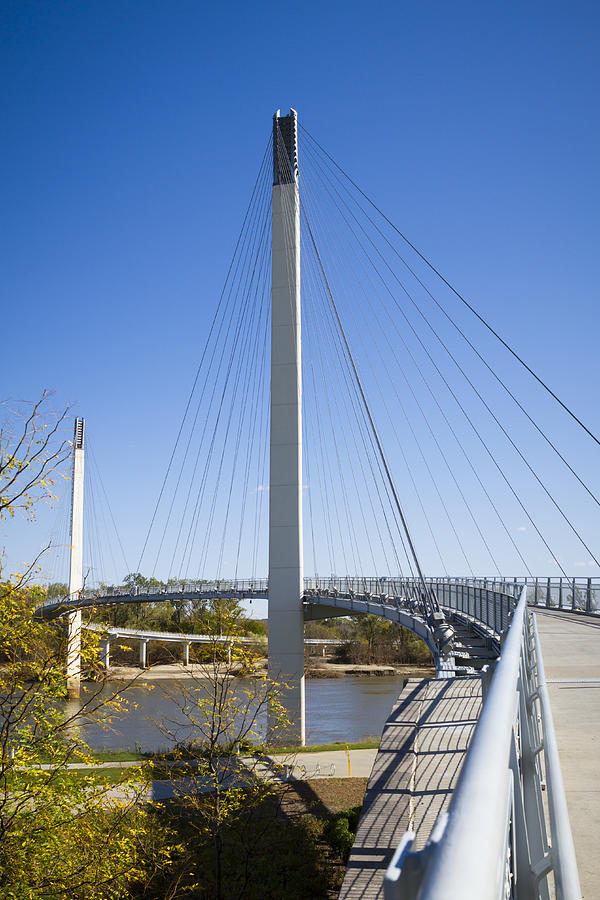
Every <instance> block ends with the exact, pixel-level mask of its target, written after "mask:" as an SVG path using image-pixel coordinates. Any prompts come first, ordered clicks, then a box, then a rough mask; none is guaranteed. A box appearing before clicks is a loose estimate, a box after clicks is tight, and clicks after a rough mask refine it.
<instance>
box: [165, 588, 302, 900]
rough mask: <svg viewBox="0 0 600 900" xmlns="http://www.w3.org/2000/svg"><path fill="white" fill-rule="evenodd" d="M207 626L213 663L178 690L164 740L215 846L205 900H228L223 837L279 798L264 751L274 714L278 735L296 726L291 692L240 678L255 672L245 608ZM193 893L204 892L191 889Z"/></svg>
mask: <svg viewBox="0 0 600 900" xmlns="http://www.w3.org/2000/svg"><path fill="white" fill-rule="evenodd" d="M207 627H208V628H209V629H210V631H209V633H210V636H211V642H210V645H209V647H210V661H209V662H208V663H207V664H206V665H204V666H202V667H201V668H200V669H199V670H196V671H195V673H194V674H193V675H192V677H191V679H190V680H188V681H186V682H181V683H180V684H179V686H178V691H177V693H176V694H173V695H172V698H173V700H174V701H175V704H176V707H177V716H176V718H174V719H172V720H171V721H170V722H168V723H165V724H164V733H165V735H166V736H167V738H168V739H169V741H170V743H171V745H172V747H173V753H174V756H175V758H176V759H178V760H180V761H182V762H183V761H185V775H186V778H185V781H184V782H183V783H182V782H181V781H179V780H178V779H180V777H181V770H180V771H179V772H176V774H175V776H174V778H175V781H174V791H175V794H176V796H177V799H178V801H179V803H180V804H182V805H183V806H184V807H185V808H186V809H187V810H188V811H192V812H193V813H194V816H193V818H190V823H191V825H192V827H193V828H195V829H196V830H197V833H198V838H199V840H202V841H206V840H208V841H210V843H211V845H212V847H213V854H212V855H213V867H214V868H213V876H214V890H213V891H212V893H210V894H208V893H207V894H206V896H209V895H210V896H214V897H215V898H216V900H221V898H222V897H223V896H224V893H223V891H224V877H223V847H224V844H223V834H224V832H225V831H226V830H227V829H228V828H229V827H230V825H231V824H232V823H234V822H237V821H238V820H239V818H240V816H242V815H244V816H248V815H249V814H250V813H251V812H252V810H253V809H256V808H258V807H259V806H261V805H262V804H263V803H264V802H265V799H266V798H267V797H268V796H270V795H272V772H271V769H270V767H269V764H268V760H267V751H266V749H265V748H264V746H263V742H264V733H265V725H266V714H267V711H270V713H271V715H272V716H273V718H274V719H275V720H276V721H277V722H278V725H277V726H276V730H277V729H278V728H280V729H285V728H286V726H289V721H288V719H287V718H286V713H285V710H284V707H283V704H282V703H281V701H280V698H281V694H282V692H283V690H285V686H284V685H279V684H276V683H273V682H270V681H269V680H268V679H267V678H266V676H254V677H251V678H250V679H248V680H245V681H243V682H242V681H241V680H240V679H239V678H238V677H237V676H238V675H239V674H240V673H252V671H253V662H254V654H253V651H252V649H251V646H250V645H249V644H248V643H245V642H244V641H243V639H242V637H243V630H244V624H243V619H242V616H241V610H240V606H239V603H237V601H235V600H227V599H218V600H214V601H213V602H212V603H211V604H210V605H209V608H208V616H207ZM170 771H171V773H172V772H173V770H170ZM238 852H239V848H238ZM238 868H239V867H238ZM192 887H198V885H188V889H190V890H191V889H192ZM203 889H204V890H206V889H207V888H206V882H204V884H203ZM203 896H204V894H203ZM227 896H229V893H228V894H227Z"/></svg>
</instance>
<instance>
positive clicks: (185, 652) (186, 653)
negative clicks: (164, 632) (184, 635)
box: [183, 642, 190, 666]
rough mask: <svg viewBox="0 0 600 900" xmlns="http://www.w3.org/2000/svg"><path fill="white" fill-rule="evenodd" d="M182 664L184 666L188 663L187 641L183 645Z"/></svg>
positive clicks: (188, 648) (188, 650) (188, 647)
mask: <svg viewBox="0 0 600 900" xmlns="http://www.w3.org/2000/svg"><path fill="white" fill-rule="evenodd" d="M183 664H184V666H189V664H190V645H189V644H188V643H187V642H186V643H185V644H184V645H183Z"/></svg>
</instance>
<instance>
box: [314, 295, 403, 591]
mask: <svg viewBox="0 0 600 900" xmlns="http://www.w3.org/2000/svg"><path fill="white" fill-rule="evenodd" d="M328 305H329V304H327V303H324V304H323V309H324V310H327V309H328ZM324 321H325V322H327V324H328V327H329V329H330V334H331V338H330V345H331V346H333V347H334V348H335V350H336V353H337V356H338V361H339V363H340V369H341V371H342V374H343V377H344V380H345V382H346V388H347V394H348V396H349V397H350V399H351V402H352V406H353V411H354V415H355V418H356V421H357V426H358V432H359V434H360V437H361V440H362V442H363V448H364V451H365V456H366V458H367V461H368V463H369V467H370V469H371V477H372V479H373V484H374V486H375V490H376V492H377V497H378V500H379V503H380V506H381V512H382V515H383V518H384V521H385V524H386V529H387V532H388V536H389V540H390V544H391V547H392V551H393V553H394V557H395V560H396V565H397V566H398V570H399V571H400V573H401V577H404V576H403V573H402V564H401V562H400V558H399V557H398V553H397V550H396V543H395V541H394V536H393V532H392V528H391V525H390V522H389V519H388V515H387V511H386V504H385V503H384V500H383V498H382V496H381V492H380V489H379V480H378V478H377V476H376V474H375V471H374V469H373V462H372V457H371V455H370V453H369V447H368V443H370V445H371V453H372V454H373V459H374V460H375V464H376V465H377V467H378V469H379V476H380V478H381V479H382V485H383V488H384V491H385V492H386V496H387V501H388V503H389V504H390V508H391V507H392V504H393V498H392V497H391V496H390V495H389V486H388V484H387V482H386V480H385V473H384V471H383V469H382V467H381V460H380V458H379V456H378V454H377V448H376V446H375V443H374V441H373V435H372V432H371V430H370V429H369V425H368V421H367V419H366V415H365V412H364V408H363V406H362V403H361V401H360V396H359V394H358V391H357V388H356V384H355V382H354V379H353V377H352V370H351V368H350V365H349V362H348V359H347V357H346V356H345V355H344V353H343V348H342V349H340V346H339V344H340V342H341V339H340V335H339V332H338V330H337V328H336V327H335V325H334V324H333V323H332V322H331V321H330V320H329V318H328V317H327V316H325V317H324ZM342 361H343V363H345V367H344V365H343V364H342ZM359 459H360V455H359ZM375 522H376V524H377V529H378V533H379V534H380V532H379V524H378V519H377V517H376V516H375ZM395 524H396V527H398V523H397V522H396V523H395ZM400 540H401V543H402V546H403V549H404V552H405V554H406V558H407V563H408V567H409V570H411V571H412V569H411V563H410V558H409V557H408V554H407V552H406V547H405V545H404V538H403V535H402V533H401V532H400ZM382 547H383V550H384V556H386V558H387V555H386V553H385V545H384V543H383V541H382ZM390 571H391V569H390Z"/></svg>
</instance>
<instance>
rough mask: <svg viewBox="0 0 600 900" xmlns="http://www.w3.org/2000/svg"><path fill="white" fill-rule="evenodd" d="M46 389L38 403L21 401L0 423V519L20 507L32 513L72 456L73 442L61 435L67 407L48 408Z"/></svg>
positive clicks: (50, 492)
mask: <svg viewBox="0 0 600 900" xmlns="http://www.w3.org/2000/svg"><path fill="white" fill-rule="evenodd" d="M47 399H48V393H47V391H44V392H43V394H42V396H41V397H40V399H39V400H38V401H37V402H36V403H32V404H21V408H20V409H15V410H13V411H12V413H11V415H10V417H9V418H8V419H7V420H6V421H5V422H4V423H3V424H2V426H0V519H4V518H6V517H12V516H14V514H15V512H16V511H17V510H23V511H24V512H25V513H27V514H29V515H33V509H34V506H35V504H36V503H37V502H38V501H39V500H41V499H48V500H49V499H51V498H52V487H53V485H54V478H53V475H54V473H56V472H57V471H60V467H61V465H62V463H64V462H65V461H66V460H67V459H68V458H69V456H70V444H69V442H68V441H67V440H65V439H61V438H60V428H61V425H62V423H63V422H64V420H65V418H66V416H67V413H68V411H69V410H68V407H67V408H66V409H65V410H64V411H63V412H62V413H60V414H58V415H53V414H51V413H49V412H47V411H46V408H45V406H44V404H45V403H46V401H47Z"/></svg>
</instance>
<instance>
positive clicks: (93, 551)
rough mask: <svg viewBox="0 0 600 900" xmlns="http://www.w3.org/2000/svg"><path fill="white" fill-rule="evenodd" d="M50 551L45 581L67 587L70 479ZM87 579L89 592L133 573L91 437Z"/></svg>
mask: <svg viewBox="0 0 600 900" xmlns="http://www.w3.org/2000/svg"><path fill="white" fill-rule="evenodd" d="M60 487H61V493H60V496H59V498H58V503H57V507H56V515H55V521H54V525H53V527H52V531H51V534H50V549H49V553H48V557H47V561H46V562H45V564H44V572H43V575H44V581H45V582H46V583H47V584H49V585H50V584H54V585H64V584H68V581H69V556H70V549H71V546H70V545H71V532H70V529H71V491H72V484H71V480H70V479H65V480H64V481H62V480H61V482H60ZM83 495H84V522H83V577H84V582H85V587H86V589H94V588H99V587H101V586H102V585H111V584H118V583H120V582H121V581H122V580H123V578H124V577H125V576H126V575H127V574H128V573H129V572H130V568H129V563H128V560H127V556H126V554H125V549H124V547H123V542H122V540H121V537H120V534H119V529H118V526H117V521H116V518H115V515H114V513H113V509H112V506H111V503H110V499H109V491H108V490H107V488H106V486H105V484H104V481H103V479H102V475H101V472H100V466H99V464H98V460H97V458H96V454H95V452H94V449H93V442H91V441H90V438H89V435H88V436H87V438H86V459H85V475H84V491H83Z"/></svg>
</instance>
